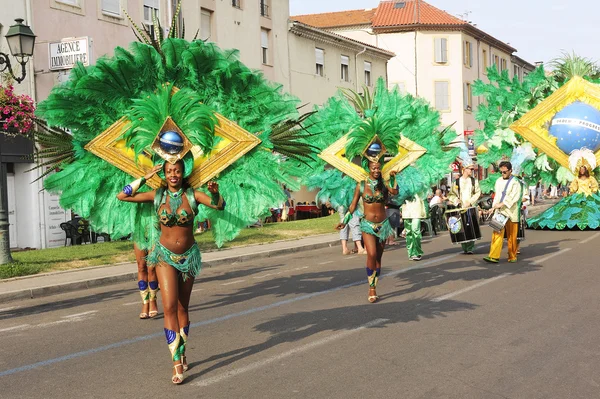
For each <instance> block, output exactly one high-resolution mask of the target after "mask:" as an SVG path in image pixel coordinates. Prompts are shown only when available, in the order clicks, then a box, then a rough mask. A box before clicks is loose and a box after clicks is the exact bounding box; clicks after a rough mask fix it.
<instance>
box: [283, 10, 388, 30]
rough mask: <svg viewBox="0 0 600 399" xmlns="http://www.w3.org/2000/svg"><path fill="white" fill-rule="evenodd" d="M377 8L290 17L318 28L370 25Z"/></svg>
mask: <svg viewBox="0 0 600 399" xmlns="http://www.w3.org/2000/svg"><path fill="white" fill-rule="evenodd" d="M376 10H377V9H376V8H373V9H371V10H350V11H338V12H327V13H323V14H307V15H296V16H293V17H290V18H291V19H292V20H294V21H298V22H302V23H303V24H306V25H310V26H314V27H316V28H333V27H338V26H353V25H370V24H371V20H372V19H373V15H375V11H376Z"/></svg>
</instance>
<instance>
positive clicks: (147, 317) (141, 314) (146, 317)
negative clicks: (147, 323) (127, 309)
mask: <svg viewBox="0 0 600 399" xmlns="http://www.w3.org/2000/svg"><path fill="white" fill-rule="evenodd" d="M149 318H150V316H148V313H146V312H142V313H140V319H142V320H146V319H149Z"/></svg>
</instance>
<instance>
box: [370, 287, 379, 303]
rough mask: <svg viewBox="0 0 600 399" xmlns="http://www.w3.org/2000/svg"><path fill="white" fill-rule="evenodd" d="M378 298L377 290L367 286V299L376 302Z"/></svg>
mask: <svg viewBox="0 0 600 399" xmlns="http://www.w3.org/2000/svg"><path fill="white" fill-rule="evenodd" d="M378 299H379V297H378V296H377V292H376V291H375V288H369V296H368V298H367V300H368V301H369V302H370V303H375V302H377V300H378Z"/></svg>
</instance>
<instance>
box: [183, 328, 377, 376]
mask: <svg viewBox="0 0 600 399" xmlns="http://www.w3.org/2000/svg"><path fill="white" fill-rule="evenodd" d="M387 321H388V319H376V320H373V321H370V322H368V323H366V324H363V325H362V326H360V327H357V328H353V329H352V330H348V331H343V332H340V333H337V334H333V335H331V336H329V337H326V338H322V339H320V340H317V341H314V342H311V343H309V344H306V345H303V346H299V347H298V348H294V349H291V350H289V351H287V352H283V353H281V354H279V355H275V356H271V357H269V358H267V359H264V360H259V361H257V362H254V363H251V364H249V365H247V366H244V367H239V368H235V369H233V370H230V371H227V372H225V373H223V374H221V375H217V376H215V377H211V378H207V379H204V380H201V381H198V382H195V383H192V384H191V385H193V386H197V387H207V386H209V385H212V384H216V383H218V382H221V381H223V380H226V379H228V378H231V377H235V376H236V375H240V374H243V373H246V372H248V371H252V370H256V369H259V368H261V367H264V366H268V365H269V364H271V363H274V362H277V361H279V360H283V359H285V358H288V357H290V356H294V355H297V354H299V353H302V352H307V351H309V350H311V349H314V348H317V347H319V346H323V345H325V344H328V343H330V342H333V341H337V340H339V339H342V338H346V337H347V336H349V335H352V334H356V333H357V332H360V331H362V330H364V329H367V328H370V327H374V326H377V325H379V324H383V323H385V322H387Z"/></svg>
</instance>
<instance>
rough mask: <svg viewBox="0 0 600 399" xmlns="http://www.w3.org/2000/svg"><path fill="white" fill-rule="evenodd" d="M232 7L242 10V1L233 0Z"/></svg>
mask: <svg viewBox="0 0 600 399" xmlns="http://www.w3.org/2000/svg"><path fill="white" fill-rule="evenodd" d="M231 5H232V7H235V8H242V0H231Z"/></svg>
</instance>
